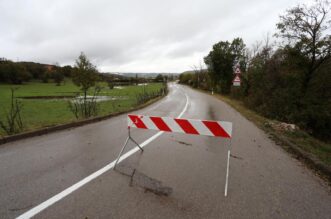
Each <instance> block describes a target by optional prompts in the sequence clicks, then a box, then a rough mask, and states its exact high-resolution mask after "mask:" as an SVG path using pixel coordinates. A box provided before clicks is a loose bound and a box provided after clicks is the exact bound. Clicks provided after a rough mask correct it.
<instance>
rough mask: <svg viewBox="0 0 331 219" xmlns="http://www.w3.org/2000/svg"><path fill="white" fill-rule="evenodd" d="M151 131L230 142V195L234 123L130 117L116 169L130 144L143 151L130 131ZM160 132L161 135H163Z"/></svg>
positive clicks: (227, 170) (227, 166)
mask: <svg viewBox="0 0 331 219" xmlns="http://www.w3.org/2000/svg"><path fill="white" fill-rule="evenodd" d="M131 127H133V128H138V129H151V130H157V131H162V132H178V133H184V134H192V135H206V136H214V137H223V138H228V139H229V140H230V144H229V147H228V156H227V165H226V179H225V188H224V196H227V194H228V178H229V165H230V163H229V161H230V154H231V152H230V146H231V139H232V123H231V122H224V121H210V120H197V119H181V118H171V117H157V116H142V115H133V114H129V115H128V134H129V135H128V137H127V139H126V141H125V143H124V145H123V147H122V150H121V152H120V153H119V155H118V157H117V159H116V162H115V164H114V169H115V167H116V164H117V163H118V161H119V160H120V158H121V155H122V153H123V151H124V149H125V147H126V145H127V144H128V142H129V141H132V142H133V143H134V144H136V145H137V146H138V147H139V149H140V150H141V151H144V150H143V148H142V147H141V146H140V145H139V144H138V143H137V142H136V141H135V140H134V139H133V138H132V136H131V134H130V133H131V132H130V129H131ZM162 132H159V133H162Z"/></svg>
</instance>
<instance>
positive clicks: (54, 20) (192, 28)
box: [0, 0, 299, 72]
mask: <svg viewBox="0 0 331 219" xmlns="http://www.w3.org/2000/svg"><path fill="white" fill-rule="evenodd" d="M298 2H299V0H292V1H289V0H278V1H273V0H268V1H266V0H251V1H245V0H234V1H223V0H195V1H192V0H190V1H187V0H177V1H175V0H168V1H161V0H159V1H157V0H140V1H129V0H121V1H119V0H112V1H109V0H97V1H87V0H84V1H73V0H72V1H69V0H58V1H45V0H44V1H42V0H39V1H38V0H27V1H24V0H0V10H1V12H2V13H1V14H0V27H1V28H0V48H1V51H0V56H3V57H6V58H10V59H14V60H16V58H19V59H20V60H31V61H37V62H46V63H54V62H59V63H60V64H73V63H74V60H75V59H76V58H77V56H78V55H79V53H80V51H84V52H85V53H86V54H87V55H88V57H89V58H90V59H91V60H92V61H93V62H94V63H95V64H97V65H98V67H99V69H102V70H103V71H154V72H155V71H160V72H167V71H176V72H181V71H184V70H187V69H188V68H190V66H192V65H194V64H197V62H199V61H201V60H202V58H203V56H205V55H206V54H207V53H208V51H209V50H210V49H211V47H212V45H213V44H214V43H216V42H218V41H220V40H231V39H232V38H233V37H237V36H239V37H242V38H244V40H245V42H246V44H247V45H251V44H252V43H253V42H255V41H256V40H259V39H261V38H262V37H263V35H265V34H266V33H267V32H274V28H275V23H276V21H277V19H278V15H279V14H281V13H283V12H284V10H285V9H286V8H288V7H290V6H293V5H295V4H296V3H298Z"/></svg>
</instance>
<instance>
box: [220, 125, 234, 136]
mask: <svg viewBox="0 0 331 219" xmlns="http://www.w3.org/2000/svg"><path fill="white" fill-rule="evenodd" d="M217 123H218V124H219V125H220V126H221V127H222V128H223V129H224V131H225V132H226V133H228V135H229V136H230V137H232V122H224V121H218V122H217Z"/></svg>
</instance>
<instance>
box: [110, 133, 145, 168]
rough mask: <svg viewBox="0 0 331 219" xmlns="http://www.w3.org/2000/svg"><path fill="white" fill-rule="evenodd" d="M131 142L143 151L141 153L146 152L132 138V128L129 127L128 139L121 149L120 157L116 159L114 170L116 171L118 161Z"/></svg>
mask: <svg viewBox="0 0 331 219" xmlns="http://www.w3.org/2000/svg"><path fill="white" fill-rule="evenodd" d="M129 140H131V141H132V142H133V143H134V144H136V145H137V146H138V148H139V149H140V150H141V152H144V149H143V148H142V147H141V146H140V145H139V144H138V143H137V142H136V141H135V140H134V139H133V138H132V136H131V129H130V126H128V137H127V138H126V140H125V143H124V145H123V147H122V149H121V152H120V153H119V155H118V157H117V159H116V162H115V164H114V169H116V165H117V163H118V161H119V160H120V158H121V156H122V153H123V151H124V149H125V147H126V146H127V145H128V143H129Z"/></svg>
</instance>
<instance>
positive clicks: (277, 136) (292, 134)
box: [206, 92, 331, 184]
mask: <svg viewBox="0 0 331 219" xmlns="http://www.w3.org/2000/svg"><path fill="white" fill-rule="evenodd" d="M206 93H207V92H206ZM214 97H216V98H218V99H220V100H222V101H224V102H226V103H227V104H229V105H230V106H231V107H232V108H234V109H235V110H237V111H238V112H240V113H241V114H242V115H243V116H245V117H246V118H247V119H248V120H250V121H252V122H253V123H254V124H256V125H257V126H258V127H259V128H261V129H262V130H264V131H265V132H266V133H267V134H269V136H270V138H271V139H273V140H274V141H275V142H276V144H277V145H280V146H281V147H283V148H284V149H285V150H286V151H288V152H290V153H291V154H292V155H294V156H295V157H296V158H298V159H299V160H302V161H304V163H306V164H307V165H308V166H309V167H310V168H312V169H314V170H316V171H317V172H318V173H319V175H320V176H322V177H323V178H324V179H327V180H328V181H329V184H331V144H329V143H325V142H322V141H320V140H318V139H316V138H313V137H312V136H310V135H309V134H307V133H306V132H304V131H302V130H294V131H286V130H279V129H276V128H274V127H273V126H271V125H270V124H271V123H273V124H277V123H279V121H275V120H270V119H267V118H265V117H263V116H261V115H259V114H257V113H256V112H254V111H252V110H250V109H248V108H247V107H246V106H245V105H244V103H243V102H242V101H240V100H236V99H232V98H230V97H228V96H223V95H219V94H214Z"/></svg>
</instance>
